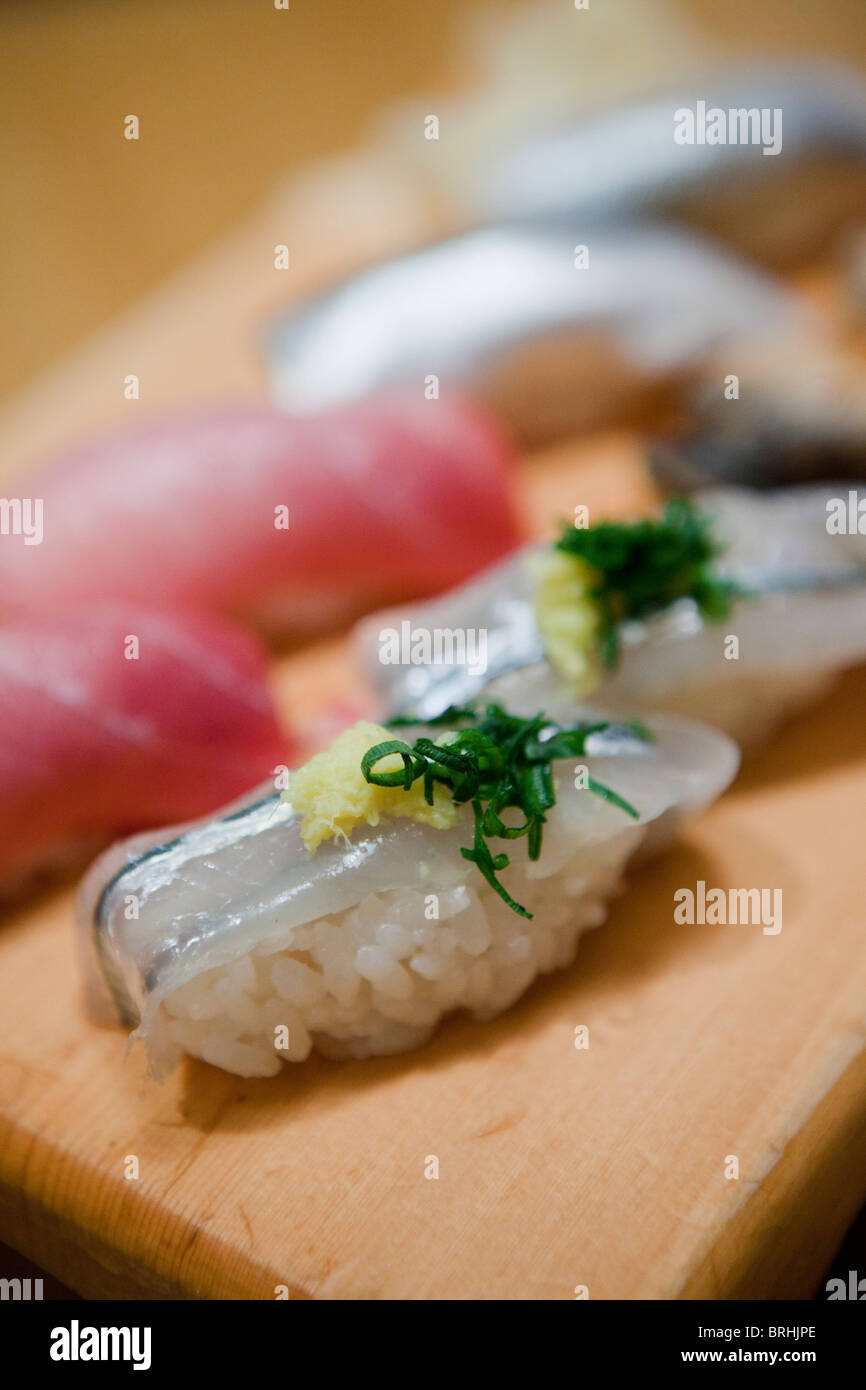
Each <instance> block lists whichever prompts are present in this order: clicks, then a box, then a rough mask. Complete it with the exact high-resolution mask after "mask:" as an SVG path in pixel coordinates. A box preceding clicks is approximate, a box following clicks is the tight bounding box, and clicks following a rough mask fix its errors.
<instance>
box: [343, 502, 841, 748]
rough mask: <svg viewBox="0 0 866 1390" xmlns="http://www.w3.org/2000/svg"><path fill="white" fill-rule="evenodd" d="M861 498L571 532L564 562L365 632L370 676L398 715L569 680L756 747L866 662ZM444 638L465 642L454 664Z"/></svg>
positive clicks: (533, 555)
mask: <svg viewBox="0 0 866 1390" xmlns="http://www.w3.org/2000/svg"><path fill="white" fill-rule="evenodd" d="M851 495H853V496H855V498H856V493H851V492H850V491H849V489H848V487H847V485H843V486H840V487H838V488H836V489H832V488H826V487H801V488H790V489H782V490H779V491H778V492H774V493H753V492H749V491H747V490H744V489H734V488H731V489H724V488H720V489H715V490H706V491H704V492H700V493H696V494H695V496H694V499H693V501H691V502H690V501H687V500H686V499H672V500H671V501H670V502H669V503H668V504H667V507H666V509H665V511H664V513H663V515H662V516H661V517H660V518H646V519H643V520H638V521H636V522H633V523H632V522H599V523H597V524H590V525H587V526H585V527H578V526H577V525H570V524H568V525H565V524H564V525H563V528H562V534H561V536H560V539H559V541H558V543H557V544H556V545H553V546H538V547H535V546H533V547H529V548H527V549H526V550H524V551H522V552H519V553H518V554H517V555H516V556H514V557H512V558H511V559H510V560H508V561H506V562H505V563H504V564H502V565H498V566H494V567H492V568H491V569H489V570H488V571H487V572H486V573H485V574H483V575H481V576H479V577H478V578H477V579H475V580H473V581H472V582H471V583H470V584H468V585H465V586H463V587H462V588H460V589H456V590H454V591H452V592H451V593H450V594H445V595H443V596H442V597H440V598H438V599H435V600H432V601H430V602H427V603H424V604H420V605H414V606H413V605H409V606H406V607H403V608H399V609H390V610H386V611H385V612H383V613H379V614H376V615H374V616H372V617H369V618H368V619H366V620H365V621H364V622H362V623H361V624H360V625H359V627H358V630H357V635H356V645H355V649H356V652H357V656H358V661H359V665H360V668H361V669H362V671H363V672H364V675H365V677H366V679H367V681H368V682H369V684H370V685H371V686H372V687H373V689H374V690H375V691H376V692H377V695H378V700H379V703H380V707H381V709H382V710H383V711H384V712H385V713H386V714H388V715H391V714H393V713H395V712H403V711H405V712H412V711H414V712H416V713H417V716H418V717H419V718H424V719H429V718H432V717H434V716H436V715H438V714H439V713H440V712H441V710H442V709H443V708H445V707H447V706H448V705H459V704H461V703H462V702H463V701H465V700H467V699H473V698H476V697H477V696H479V695H480V693H481V692H482V691H484V692H485V693H486V694H489V695H491V697H492V698H497V697H499V696H502V697H503V698H505V697H506V696H507V694H508V691H509V689H510V682H511V681H512V680H514V679H517V680H519V682H520V685H521V688H522V689H523V688H526V686H527V684H528V683H529V682H530V681H534V682H535V683H536V686H537V690H538V698H539V699H542V698H546V692H547V690H548V688H549V686H550V682H551V680H553V683H554V687H555V686H556V684H557V683H563V684H564V685H565V687H566V688H567V689H570V690H571V691H572V692H574V693H575V694H576V695H580V696H581V697H583V698H588V697H589V696H592V698H594V699H595V698H598V699H599V700H601V701H603V703H604V705H605V707H606V708H610V709H612V710H615V711H617V712H619V713H620V715H628V714H631V713H632V712H633V711H634V710H635V709H641V708H643V709H656V710H665V711H669V712H677V713H681V714H686V715H690V716H693V717H697V718H703V719H706V720H707V721H708V722H710V723H712V724H714V725H716V726H717V727H719V728H722V729H724V730H726V731H727V732H728V733H729V734H731V735H733V736H734V737H735V738H736V739H737V740H738V741H739V742H741V743H743V744H747V743H753V742H755V741H756V740H758V739H759V738H760V737H761V736H762V735H763V734H765V733H766V732H767V731H768V730H769V729H770V728H772V726H773V725H774V724H775V723H776V722H777V720H778V719H779V718H780V717H781V716H782V715H783V714H784V713H786V712H787V711H789V710H793V709H796V708H798V707H799V706H802V705H803V704H805V703H807V702H808V701H809V700H810V699H812V698H815V697H816V696H817V695H818V694H819V693H821V692H822V691H823V690H824V689H826V687H827V686H828V685H829V684H830V682H831V681H832V679H833V676H834V675H835V674H836V673H837V672H838V671H839V670H841V669H843V668H844V667H846V666H850V665H854V664H856V663H857V662H859V661H862V660H863V659H864V657H866V517H864V518H863V521H862V524H863V532H862V533H861V532H859V531H858V530H857V526H858V524H859V523H858V520H857V510H856V506H855V507H854V510H853V512H852V509H851V504H850V496H851ZM864 500H866V499H864ZM864 512H866V507H864ZM852 516H853V517H854V521H853V525H852V524H851V517H852ZM840 517H841V518H842V519H841V520H840ZM425 634H426V635H432V636H428V645H430V651H431V652H432V653H433V659H432V660H430V659H428V657H427V652H426V650H425V645H424V642H423V641H422V640H421V639H422V638H424V636H425ZM436 634H449V640H448V641H447V642H445V640H444V637H441V638H440V643H439V648H438V651H437V649H436V646H435V641H434V639H435V635H436ZM530 667H531V668H533V669H534V675H532V676H530V675H529V674H527V671H526V669H525V668H530ZM512 673H518V674H517V675H514V674H512Z"/></svg>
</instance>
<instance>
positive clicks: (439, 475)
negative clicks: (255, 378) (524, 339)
mask: <svg viewBox="0 0 866 1390" xmlns="http://www.w3.org/2000/svg"><path fill="white" fill-rule="evenodd" d="M509 462H510V455H509V449H508V446H507V445H506V443H505V441H504V439H503V437H502V436H501V435H500V433H499V431H498V428H497V427H496V426H495V425H494V424H493V423H492V421H489V420H488V419H487V417H486V416H485V415H483V414H481V413H480V412H478V411H477V410H476V409H475V407H474V406H469V405H468V404H466V403H462V402H458V401H453V400H444V399H443V400H435V401H428V400H424V399H423V398H418V399H416V398H414V397H413V398H412V399H407V398H404V397H399V398H394V397H392V398H385V399H377V400H370V401H365V402H363V403H361V404H358V405H353V406H352V407H350V408H345V409H340V410H338V411H333V412H331V413H328V414H322V415H315V416H308V417H300V418H298V417H291V416H288V415H284V414H282V413H280V412H279V411H276V410H274V409H272V408H270V407H267V406H257V405H249V406H236V407H233V408H231V409H219V410H210V411H201V412H199V413H196V414H191V415H186V416H175V417H168V418H164V419H160V420H154V421H153V422H151V423H146V424H144V425H142V426H140V427H138V428H136V429H130V430H126V431H123V432H119V433H116V434H114V435H109V436H103V437H102V438H99V439H95V440H91V441H90V442H87V443H83V444H80V445H79V446H78V447H77V448H75V449H73V450H72V451H71V452H69V453H67V454H65V455H63V456H62V457H60V458H58V459H56V460H55V461H54V462H53V464H51V465H49V466H48V467H47V468H44V469H42V470H39V471H38V472H34V473H32V474H28V475H27V476H26V477H25V478H24V479H23V480H22V481H21V483H20V484H19V485H18V491H19V493H20V494H21V495H22V496H26V497H27V498H29V499H34V500H35V499H39V500H40V502H41V506H42V528H41V529H42V535H41V539H39V540H38V542H36V543H34V539H31V540H30V543H26V538H25V536H24V535H4V536H2V537H0V611H6V612H8V611H10V610H14V609H16V608H27V607H31V608H32V607H34V606H37V607H38V606H41V605H44V604H46V603H51V602H53V601H54V600H55V599H56V598H57V597H58V596H60V595H63V596H65V597H66V598H82V599H91V598H102V597H120V598H125V599H132V600H134V601H136V602H142V603H147V604H150V603H156V604H157V605H164V604H169V605H174V604H176V603H194V604H195V605H197V606H199V607H203V608H211V609H216V610H218V611H220V612H224V613H233V614H240V615H243V616H244V617H246V618H248V619H252V620H253V621H255V622H257V623H258V624H260V625H261V626H262V627H264V628H266V629H268V630H270V631H272V632H275V633H277V634H280V635H290V636H291V635H297V634H300V633H309V631H310V630H311V629H315V630H319V631H320V630H323V629H325V628H328V627H333V626H336V625H338V624H339V623H340V622H343V621H346V620H348V618H350V617H351V616H353V615H355V614H357V613H358V612H360V611H363V610H365V609H369V608H371V607H377V606H379V605H380V604H381V603H383V602H384V601H388V600H393V599H396V598H408V597H409V596H416V595H419V594H422V593H429V592H433V591H438V590H440V589H444V588H448V587H449V586H451V585H454V584H456V583H458V582H459V581H460V580H461V579H463V578H465V577H466V576H467V575H469V574H471V573H473V572H474V571H475V570H478V569H480V568H482V567H483V566H485V565H487V564H489V563H490V562H491V561H493V560H495V559H497V558H498V557H499V556H501V555H503V554H504V553H506V552H507V551H508V550H510V549H511V548H512V547H513V546H514V545H515V544H516V543H517V539H518V536H517V527H516V523H515V520H514V513H513V510H512V507H511V502H510V498H509V478H508V471H509ZM10 488H11V491H10ZM14 490H15V489H14V487H12V486H11V485H9V486H7V494H8V495H10V496H11V492H14Z"/></svg>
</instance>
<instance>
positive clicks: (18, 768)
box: [0, 603, 287, 887]
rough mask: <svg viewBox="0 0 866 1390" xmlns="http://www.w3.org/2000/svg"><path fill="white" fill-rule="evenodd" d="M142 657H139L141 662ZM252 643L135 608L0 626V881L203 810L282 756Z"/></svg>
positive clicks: (213, 625) (215, 623)
mask: <svg viewBox="0 0 866 1390" xmlns="http://www.w3.org/2000/svg"><path fill="white" fill-rule="evenodd" d="M136 653H137V654H136ZM286 754H287V740H286V738H285V737H284V736H283V735H282V734H281V732H280V730H279V727H278V725H277V722H276V718H275V715H274V710H273V706H272V703H271V698H270V695H269V692H268V688H267V685H266V684H265V660H264V656H263V654H262V652H261V650H260V648H259V646H258V644H257V642H256V641H255V640H254V639H252V638H250V637H249V635H248V634H247V633H246V632H244V631H242V630H239V629H237V628H236V627H235V626H234V625H232V624H228V623H226V622H224V621H223V620H221V619H214V618H210V617H204V618H202V617H198V616H193V615H186V616H184V617H182V618H178V617H174V616H169V615H166V614H161V613H158V612H156V611H154V610H150V611H148V610H144V609H141V608H137V607H134V606H132V605H130V604H127V603H107V604H96V605H93V606H92V607H91V608H90V609H89V610H87V611H84V610H80V609H78V610H74V609H73V610H66V609H62V608H61V609H59V610H58V611H57V612H56V613H55V614H54V615H53V616H51V617H48V616H46V617H44V618H41V619H40V618H36V617H33V618H30V619H27V620H21V621H13V622H8V623H6V624H3V625H2V626H0V881H3V882H4V883H5V885H6V886H7V887H8V886H9V885H10V880H11V881H12V886H15V882H16V880H23V879H24V878H25V877H26V875H27V874H28V872H29V871H31V870H33V869H36V868H39V867H40V866H42V865H43V864H45V863H47V862H52V861H54V860H56V859H59V857H60V856H61V855H62V854H63V852H64V851H66V850H67V849H68V850H69V851H70V852H71V857H74V854H75V851H76V850H84V849H87V848H91V847H94V846H96V845H97V844H98V843H99V842H100V841H101V840H105V839H107V838H109V837H110V836H111V835H113V834H115V833H118V832H121V831H126V830H127V829H131V828H133V827H142V826H148V825H161V824H165V823H169V822H171V821H174V820H177V819H178V818H181V819H186V818H188V817H190V816H197V815H200V814H202V813H203V812H206V811H209V810H212V809H213V808H214V807H215V806H219V805H221V804H223V803H224V802H225V801H226V799H227V798H231V797H234V796H237V795H239V794H240V793H241V792H243V791H245V790H247V789H248V788H249V787H251V786H254V785H255V783H256V781H261V780H263V779H264V778H266V777H267V776H268V775H269V774H270V773H271V771H272V770H273V769H274V767H275V766H277V765H278V764H281V763H283V762H285V758H286Z"/></svg>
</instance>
